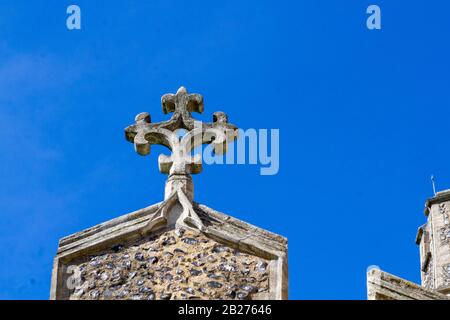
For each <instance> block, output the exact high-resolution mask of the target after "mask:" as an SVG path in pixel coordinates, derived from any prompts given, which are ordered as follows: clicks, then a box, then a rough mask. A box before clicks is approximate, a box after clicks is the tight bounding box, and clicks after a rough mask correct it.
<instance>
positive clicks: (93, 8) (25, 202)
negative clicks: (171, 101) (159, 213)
mask: <svg viewBox="0 0 450 320" xmlns="http://www.w3.org/2000/svg"><path fill="white" fill-rule="evenodd" d="M70 4H77V5H79V6H80V7H81V12H82V30H80V31H68V30H67V28H66V24H65V20H66V17H67V15H66V8H67V6H69V5H70ZM370 4H378V5H379V6H380V7H381V10H382V30H380V31H369V30H368V29H367V28H366V24H365V23H366V17H367V15H366V13H365V11H366V8H367V6H368V5H370ZM449 10H450V4H449V3H448V1H443V0H442V1H433V2H429V1H370V2H369V1H361V0H352V1H350V0H348V1H333V2H332V1H319V0H314V1H312V0H310V1H221V2H218V1H190V2H188V1H168V0H164V1H143V0H141V1H107V2H100V1H95V2H94V1H85V0H74V1H71V2H69V1H62V0H45V1H44V0H42V1H24V0H14V1H12V0H11V1H2V2H1V4H0V133H1V137H2V139H0V181H1V183H0V215H1V221H2V222H1V224H0V245H1V248H2V250H0V299H47V298H48V296H49V287H50V275H51V268H52V259H53V256H54V254H55V252H56V248H57V243H58V239H59V238H61V237H63V236H65V235H68V234H71V233H74V232H77V231H80V230H82V229H84V228H87V227H90V226H92V225H95V224H98V223H101V222H103V221H106V220H109V219H112V218H114V217H118V216H120V215H122V214H125V213H127V212H130V211H133V210H136V209H139V208H142V207H145V206H148V205H150V204H153V203H156V202H159V201H161V200H162V198H163V188H164V181H165V178H166V177H165V176H164V175H162V174H160V173H159V172H158V170H157V155H158V154H159V152H161V151H163V149H162V148H153V150H152V154H151V155H150V156H148V157H139V156H138V155H136V154H135V153H134V151H133V147H132V145H131V144H129V143H128V142H127V141H125V139H124V134H123V129H124V128H125V127H126V126H127V125H129V124H131V123H132V122H133V119H134V116H135V115H136V114H137V113H139V112H141V111H148V112H150V113H151V115H152V119H153V121H160V120H164V119H167V116H165V115H163V114H162V110H161V106H160V96H161V95H162V94H164V93H168V92H175V91H176V90H177V89H178V87H179V86H180V85H184V86H186V87H187V89H188V90H190V91H192V92H198V93H201V94H203V96H204V99H205V113H204V114H203V115H197V117H198V118H199V119H201V120H205V121H206V120H208V121H210V119H211V115H212V113H213V112H214V111H217V110H223V111H226V112H227V114H228V115H229V118H230V121H231V122H233V123H234V124H236V125H238V126H239V127H241V128H244V129H246V128H268V129H270V128H279V129H280V171H279V174H277V175H275V176H260V175H259V167H258V166H254V165H239V166H238V165H234V166H225V165H216V166H205V167H204V170H203V172H202V173H201V174H200V175H197V176H196V177H194V181H195V188H196V195H195V199H196V201H198V202H201V203H204V204H206V205H208V206H210V207H212V208H215V209H216V210H219V211H222V212H226V213H228V214H231V215H233V216H235V217H237V218H239V219H242V220H245V221H248V222H250V223H252V224H255V225H258V226H260V227H263V228H265V229H268V230H271V231H273V232H276V233H279V234H282V235H284V236H286V237H288V239H289V272H290V281H289V282H290V298H292V299H365V298H366V287H365V272H366V268H367V267H368V266H369V265H373V264H376V265H379V266H380V267H381V268H382V269H384V270H386V271H388V272H391V273H394V274H396V275H398V276H402V277H405V278H407V279H410V280H412V281H415V282H419V279H420V276H419V256H418V248H417V247H416V245H415V243H414V238H415V234H416V230H417V227H418V226H419V225H421V224H423V223H424V222H425V217H424V215H423V205H424V201H425V200H426V198H428V197H430V196H431V195H432V189H431V183H430V179H429V177H430V175H431V174H434V175H435V176H436V182H437V187H438V189H445V188H450V174H449V172H450V171H449V169H450V165H449V162H448V158H449V157H450V148H449V147H448V137H449V134H450V127H449V125H448V118H449V116H450V111H449V105H450V93H449V84H450V80H449V74H450V60H449V58H448V57H449V56H450V52H449V51H450V42H449V41H448V32H449V30H450V20H449V19H448V11H449ZM217 184H219V187H216V185H217ZM213 185H214V186H215V187H212V186H213Z"/></svg>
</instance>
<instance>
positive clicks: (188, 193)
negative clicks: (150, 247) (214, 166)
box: [125, 87, 237, 229]
mask: <svg viewBox="0 0 450 320" xmlns="http://www.w3.org/2000/svg"><path fill="white" fill-rule="evenodd" d="M161 104H162V108H163V112H164V113H165V114H167V113H172V117H171V118H170V119H169V120H167V121H162V122H158V123H152V122H151V118H150V114H148V113H147V112H143V113H140V114H138V115H137V116H136V118H135V124H133V125H130V126H129V127H127V128H126V129H125V137H126V139H127V140H128V141H129V142H131V143H133V144H134V147H135V150H136V152H137V153H138V154H140V155H147V154H149V153H150V149H151V148H150V147H151V145H152V144H159V145H163V146H165V147H167V148H168V149H169V150H171V151H172V153H171V155H170V156H166V155H163V154H161V155H159V158H158V165H159V170H160V171H161V172H162V173H165V174H168V175H169V178H168V180H167V182H166V190H165V202H164V203H163V207H164V208H165V209H166V211H167V210H169V209H168V207H171V206H172V205H173V204H172V205H169V206H165V204H167V203H170V202H173V201H171V200H173V199H176V200H177V201H178V202H180V203H181V204H182V205H183V208H184V211H185V217H184V218H186V219H187V220H189V219H191V220H193V221H191V222H192V224H194V225H196V226H197V227H198V228H200V229H201V227H202V225H201V221H199V219H198V217H196V215H195V213H194V212H192V211H193V209H192V206H191V205H190V204H192V201H193V184H192V178H191V174H196V173H199V172H201V170H202V159H201V156H200V155H199V154H197V155H195V156H193V155H192V150H194V148H196V147H198V146H200V145H202V144H212V147H213V150H214V153H215V154H222V153H224V152H226V146H227V143H228V142H232V141H234V140H235V139H236V138H237V127H236V126H234V125H232V124H229V123H228V117H227V115H226V114H225V113H223V112H215V113H214V114H213V122H212V123H203V122H201V121H196V120H195V119H194V118H192V113H193V112H197V113H202V112H203V108H204V107H203V97H202V96H201V95H200V94H195V93H194V94H189V93H188V92H187V91H186V89H185V88H184V87H180V88H179V89H178V91H177V93H176V94H165V95H163V96H162V97H161ZM180 130H184V131H185V133H184V135H183V136H181V137H180V135H179V133H180ZM163 211H164V210H163ZM186 212H187V213H186ZM160 216H161V217H162V218H164V219H166V218H167V212H166V213H164V212H163V213H161V215H160Z"/></svg>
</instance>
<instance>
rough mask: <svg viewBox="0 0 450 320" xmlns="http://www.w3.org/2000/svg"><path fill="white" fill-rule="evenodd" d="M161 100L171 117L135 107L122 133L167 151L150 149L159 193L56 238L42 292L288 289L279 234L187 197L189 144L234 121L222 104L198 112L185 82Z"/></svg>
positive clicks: (171, 293)
mask: <svg viewBox="0 0 450 320" xmlns="http://www.w3.org/2000/svg"><path fill="white" fill-rule="evenodd" d="M161 103H162V109H163V112H164V113H165V114H167V113H172V116H171V118H170V119H169V120H167V121H163V122H159V123H152V122H151V118H150V115H149V114H148V113H146V112H144V113H140V114H138V115H137V116H136V119H135V123H134V124H132V125H130V126H129V127H127V128H126V129H125V137H126V139H127V140H128V141H129V142H131V143H133V144H134V147H135V150H136V152H137V153H139V154H140V155H147V154H149V153H150V150H151V145H154V144H160V145H163V146H165V147H167V148H168V149H169V150H170V151H171V155H170V156H165V155H160V156H159V158H158V164H159V170H160V171H161V173H163V174H166V175H167V176H168V179H167V182H166V186H165V192H164V200H163V201H162V202H159V203H156V204H154V205H151V206H148V207H146V208H143V209H140V210H137V211H134V212H131V213H128V214H125V215H123V216H121V217H118V218H116V219H113V220H111V221H107V222H104V223H102V224H99V225H97V226H94V227H91V228H89V229H86V230H83V231H80V232H78V233H75V234H73V235H70V236H67V237H64V238H62V239H61V240H60V241H59V246H58V251H57V255H56V257H55V259H54V263H53V273H52V286H51V292H50V298H51V299H74V300H98V299H100V300H106V299H107V300H110V299H133V300H155V299H162V300H170V299H172V300H173V299H238V300H251V299H287V294H288V273H287V239H286V238H284V237H282V236H280V235H277V234H274V233H271V232H269V231H266V230H263V229H261V228H258V227H256V226H253V225H251V224H249V223H246V222H243V221H240V220H238V219H236V218H233V217H232V216H230V215H226V214H224V213H221V212H218V211H216V210H214V209H211V208H209V207H208V206H206V205H203V204H200V203H197V202H195V201H194V185H193V182H192V178H191V175H192V174H197V173H200V172H201V170H202V159H201V157H200V156H199V155H197V156H193V155H192V153H191V151H192V150H193V149H194V148H196V147H198V146H200V145H202V144H211V145H212V147H213V149H214V152H215V153H217V154H221V153H223V152H226V147H227V143H229V142H233V141H234V140H235V139H236V138H237V127H235V126H234V125H232V124H230V123H228V117H227V115H226V114H225V113H223V112H215V113H214V114H213V122H211V123H202V122H200V121H196V120H195V119H194V118H193V117H192V113H195V112H196V113H202V112H203V97H202V96H201V95H199V94H189V93H188V92H187V91H186V89H185V88H183V87H181V88H180V89H179V90H178V91H177V93H176V94H165V95H163V96H162V98H161ZM180 129H182V130H183V135H182V136H181V137H180V131H179V130H180ZM221 192H223V193H226V190H221ZM255 200H256V199H255ZM236 210H238V208H236Z"/></svg>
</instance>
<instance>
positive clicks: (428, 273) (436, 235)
mask: <svg viewBox="0 0 450 320" xmlns="http://www.w3.org/2000/svg"><path fill="white" fill-rule="evenodd" d="M425 215H426V216H427V217H428V220H427V223H426V224H425V225H423V226H422V227H420V228H419V231H418V233H417V238H416V243H417V244H418V245H420V263H421V266H420V270H421V278H422V286H423V287H425V288H427V289H431V290H436V291H438V292H441V293H444V294H447V295H450V190H446V191H442V192H438V193H437V194H436V196H435V197H433V198H431V199H429V200H428V201H427V202H426V204H425Z"/></svg>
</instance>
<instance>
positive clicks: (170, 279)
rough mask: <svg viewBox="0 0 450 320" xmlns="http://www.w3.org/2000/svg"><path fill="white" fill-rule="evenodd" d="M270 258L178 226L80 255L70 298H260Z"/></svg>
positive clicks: (266, 282) (265, 287)
mask: <svg viewBox="0 0 450 320" xmlns="http://www.w3.org/2000/svg"><path fill="white" fill-rule="evenodd" d="M269 263H270V261H268V260H266V259H263V258H258V257H255V256H252V255H249V254H246V253H242V252H240V251H238V250H236V249H232V248H230V247H228V246H224V245H222V244H219V243H218V242H216V241H214V240H211V239H209V238H207V237H205V236H204V235H203V234H201V233H200V232H195V231H189V230H185V229H182V228H179V229H176V230H169V231H166V232H163V233H161V234H159V235H153V236H150V237H145V238H144V239H142V240H140V241H138V242H134V243H131V244H125V245H115V246H113V247H112V248H111V250H110V251H109V252H105V253H103V254H101V255H94V256H92V257H90V258H88V259H84V261H83V262H80V263H79V264H77V270H76V271H75V273H76V274H78V275H80V278H81V281H80V284H79V285H78V286H77V287H75V289H74V291H73V292H72V293H71V294H70V299H75V300H78V299H82V300H96V299H101V300H110V299H133V300H144V299H145V300H154V299H177V300H181V299H227V300H228V299H230V300H233V299H239V300H249V299H259V298H264V297H265V296H267V293H268V291H269V278H270V275H269Z"/></svg>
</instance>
